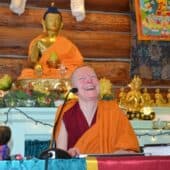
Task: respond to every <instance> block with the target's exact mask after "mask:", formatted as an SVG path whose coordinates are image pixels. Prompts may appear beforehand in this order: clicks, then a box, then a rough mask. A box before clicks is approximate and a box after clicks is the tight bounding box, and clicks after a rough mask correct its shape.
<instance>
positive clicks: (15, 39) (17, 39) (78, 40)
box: [0, 27, 130, 58]
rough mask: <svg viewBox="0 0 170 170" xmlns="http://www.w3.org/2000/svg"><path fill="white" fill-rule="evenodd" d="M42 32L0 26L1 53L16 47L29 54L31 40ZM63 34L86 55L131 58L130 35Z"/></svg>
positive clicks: (76, 32)
mask: <svg viewBox="0 0 170 170" xmlns="http://www.w3.org/2000/svg"><path fill="white" fill-rule="evenodd" d="M40 32H42V30H41V29H39V28H24V27H23V28H21V27H20V28H17V27H13V28H7V27H0V41H1V44H0V54H6V55H7V54H10V53H11V52H12V51H13V52H14V51H15V49H16V53H17V50H18V49H21V51H22V52H24V53H23V54H22V55H27V49H28V45H29V43H30V41H31V40H32V39H33V38H34V37H36V36H37V35H39V34H40ZM61 35H64V36H66V37H68V38H69V39H70V40H71V41H73V42H74V43H75V44H76V45H77V46H78V48H79V49H80V51H81V53H82V54H83V56H84V57H95V58H108V57H109V58H117V57H118V58H129V56H130V35H129V34H126V33H125V34H122V33H115V32H101V31H97V32H94V31H67V30H64V31H63V32H62V34H61ZM10 49H11V50H10Z"/></svg>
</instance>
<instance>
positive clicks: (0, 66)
mask: <svg viewBox="0 0 170 170" xmlns="http://www.w3.org/2000/svg"><path fill="white" fill-rule="evenodd" d="M25 64H26V62H25V60H23V59H11V58H0V77H2V76H3V75H4V74H9V75H11V76H12V78H13V79H14V80H15V79H17V77H18V75H19V74H20V72H21V69H22V68H24V67H25Z"/></svg>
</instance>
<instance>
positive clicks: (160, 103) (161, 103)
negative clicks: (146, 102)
mask: <svg viewBox="0 0 170 170" xmlns="http://www.w3.org/2000/svg"><path fill="white" fill-rule="evenodd" d="M165 104H166V100H165V99H164V98H163V96H162V94H161V93H160V89H159V88H158V89H156V90H155V105H156V106H165Z"/></svg>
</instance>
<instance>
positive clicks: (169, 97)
mask: <svg viewBox="0 0 170 170" xmlns="http://www.w3.org/2000/svg"><path fill="white" fill-rule="evenodd" d="M167 100H168V106H170V89H168V93H167Z"/></svg>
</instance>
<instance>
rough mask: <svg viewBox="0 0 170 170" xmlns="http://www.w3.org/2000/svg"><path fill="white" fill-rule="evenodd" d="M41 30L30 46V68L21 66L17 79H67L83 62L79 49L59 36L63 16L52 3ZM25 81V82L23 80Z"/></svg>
mask: <svg viewBox="0 0 170 170" xmlns="http://www.w3.org/2000/svg"><path fill="white" fill-rule="evenodd" d="M42 25H43V29H44V31H43V33H41V34H40V35H39V36H37V37H36V38H35V39H33V40H32V41H31V43H30V45H29V51H28V63H29V68H24V69H23V70H22V72H21V75H20V76H19V77H18V80H19V81H22V80H24V81H26V80H36V79H60V78H63V77H64V78H65V79H69V78H70V75H71V73H72V71H73V70H74V69H75V68H76V67H77V66H80V65H82V64H83V57H82V55H81V53H80V52H79V50H78V48H77V47H76V46H75V45H74V44H73V43H72V42H71V41H70V40H68V39H67V38H65V37H63V36H60V35H59V33H60V30H61V29H62V27H63V22H62V16H61V13H60V12H59V11H58V9H57V8H56V7H54V6H51V7H49V8H48V10H47V11H46V12H45V14H44V16H43V20H42ZM23 84H24V83H23Z"/></svg>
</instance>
